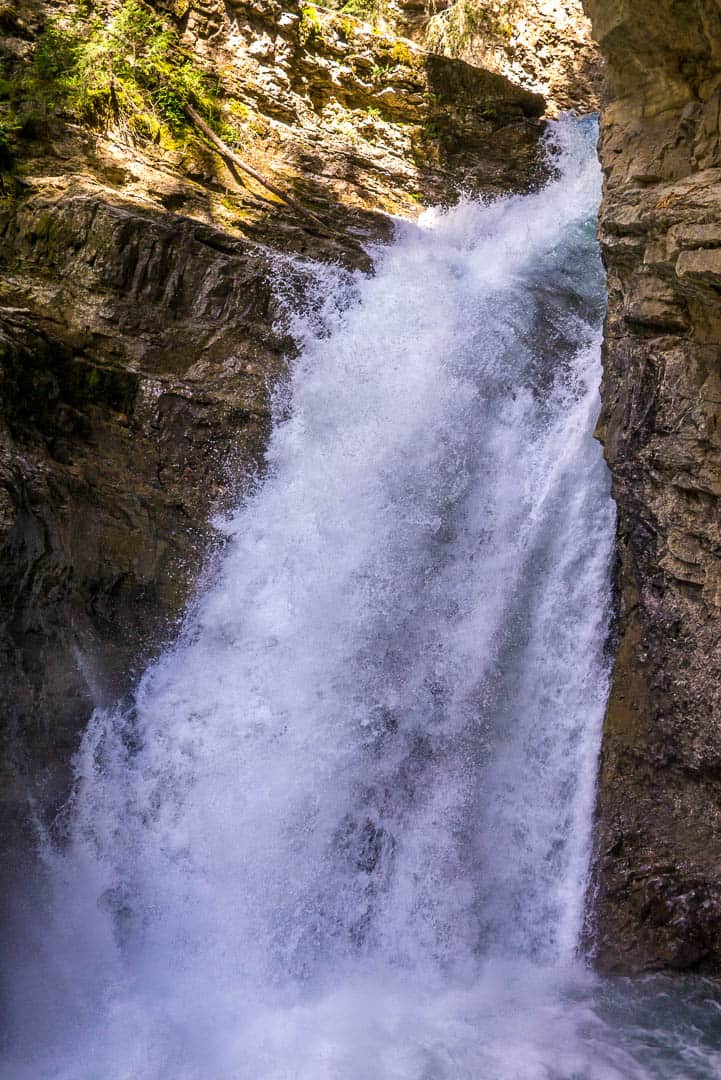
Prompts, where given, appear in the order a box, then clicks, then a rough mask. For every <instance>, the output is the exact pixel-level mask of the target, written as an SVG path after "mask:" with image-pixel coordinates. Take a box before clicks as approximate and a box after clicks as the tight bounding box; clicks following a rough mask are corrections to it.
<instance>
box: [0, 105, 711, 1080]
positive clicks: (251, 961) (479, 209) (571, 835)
mask: <svg viewBox="0 0 721 1080" xmlns="http://www.w3.org/2000/svg"><path fill="white" fill-rule="evenodd" d="M555 140H556V143H557V149H556V151H555V157H556V161H555V164H556V166H557V169H558V173H559V175H558V176H557V178H556V179H555V180H554V181H552V182H551V183H550V184H549V185H548V186H547V187H546V188H545V189H544V190H543V191H540V192H538V193H536V194H533V195H529V196H526V197H513V198H508V199H504V200H500V201H498V202H496V203H493V204H491V205H488V206H483V205H480V204H474V203H470V202H467V203H464V204H462V205H460V206H459V207H457V208H456V209H455V210H453V211H450V212H448V213H446V214H440V213H433V214H429V215H427V217H426V219H425V220H424V221H423V223H422V225H421V226H420V227H418V226H412V225H404V226H402V227H401V229H400V231H399V236H398V239H397V241H396V242H395V244H393V245H392V246H391V247H390V248H389V249H387V250H386V251H384V252H379V253H378V262H377V272H376V274H375V276H374V277H371V278H365V277H362V276H360V275H356V276H354V277H350V278H349V277H347V276H344V275H340V274H338V273H337V272H333V271H329V270H327V269H326V270H319V271H318V286H317V297H318V304H319V305H320V306H319V309H318V308H316V309H315V310H314V311H313V312H311V313H309V314H308V315H307V316H305V317H303V316H299V317H296V318H295V319H294V331H295V333H296V336H297V337H298V339H299V341H300V343H301V346H302V350H301V356H300V358H299V360H298V361H297V362H296V365H295V368H294V371H293V374H292V379H291V384H290V387H289V391H288V398H287V401H286V402H284V403H282V405H283V407H282V408H280V409H279V412H283V411H284V409H285V407H287V410H288V413H289V415H288V418H286V419H282V420H279V422H278V424H277V426H276V429H275V433H274V436H273V439H272V444H271V449H270V471H269V476H268V478H267V480H266V482H265V484H264V486H263V487H262V489H261V490H260V491H259V492H258V493H257V494H256V495H255V496H254V497H253V498H252V499H250V500H248V501H247V503H246V504H245V505H243V506H242V507H241V508H239V510H238V512H237V514H236V515H235V516H234V517H233V519H232V520H231V521H230V522H228V524H227V530H228V533H229V536H230V543H229V545H228V548H227V550H226V552H225V554H224V556H223V559H222V561H221V562H220V564H219V565H218V567H217V573H216V577H215V580H214V582H213V583H212V584H211V586H210V587H209V588H208V590H207V592H206V593H205V595H204V596H202V597H201V598H200V600H199V601H198V603H197V604H196V606H195V607H194V608H193V610H192V611H191V612H190V613H189V615H188V617H187V620H186V624H185V628H184V631H183V633H182V635H181V637H180V640H179V641H178V643H177V645H176V646H175V647H174V648H172V649H170V650H169V651H168V652H167V653H166V654H165V656H164V657H163V658H162V659H161V660H160V661H159V662H158V663H156V664H155V665H154V666H153V667H152V668H151V669H150V670H149V671H148V673H147V674H146V676H145V678H144V679H143V681H142V683H141V686H140V688H139V691H138V693H137V695H136V697H135V701H134V703H133V705H132V707H130V708H126V709H123V708H118V709H115V710H110V711H105V712H102V713H98V714H96V716H95V717H94V719H93V722H92V723H91V725H90V727H89V729H88V732H87V734H86V736H85V739H84V742H83V746H82V749H81V752H80V754H79V755H78V758H77V791H76V795H75V798H74V800H73V804H72V806H71V807H70V808H69V812H68V836H67V844H66V845H65V846H64V847H63V848H62V849H60V850H57V849H55V848H53V847H51V846H50V845H46V847H45V850H44V859H45V865H46V879H45V881H44V883H43V889H42V890H39V895H38V897H37V898H36V901H35V911H34V913H33V914H32V916H31V920H30V921H31V926H30V928H29V931H28V929H27V928H26V935H27V934H29V940H30V941H31V947H29V948H28V947H23V948H22V949H21V950H20V952H19V955H18V956H17V957H16V960H15V972H14V985H15V1012H14V1025H15V1026H14V1032H13V1040H12V1047H11V1054H12V1061H13V1068H14V1072H13V1076H15V1077H18V1080H20V1078H23V1077H30V1076H32V1077H33V1080H37V1078H38V1077H44V1076H47V1077H51V1076H53V1077H62V1078H67V1080H70V1078H71V1077H72V1078H73V1080H85V1078H90V1077H92V1076H98V1075H101V1076H103V1077H105V1078H109V1080H110V1078H116V1077H117V1078H120V1077H124V1076H142V1077H148V1078H149V1080H151V1078H153V1080H154V1078H166V1077H167V1078H171V1077H172V1078H174V1080H175V1078H178V1077H182V1078H187V1080H190V1078H196V1077H198V1078H200V1077H209V1076H210V1077H218V1078H219V1080H220V1078H222V1080H224V1078H226V1077H228V1078H230V1077H234V1078H235V1077H243V1078H245V1077H248V1078H249V1080H250V1078H251V1077H254V1078H256V1077H286V1076H291V1075H292V1076H295V1077H303V1078H306V1077H307V1078H308V1080H310V1078H311V1077H312V1078H316V1077H319V1076H320V1077H343V1078H344V1080H345V1078H355V1077H358V1078H361V1077H369V1076H373V1077H396V1076H402V1077H406V1078H416V1077H417V1078H418V1080H420V1078H421V1077H429V1076H433V1077H448V1078H449V1080H450V1078H454V1080H456V1078H458V1077H461V1076H463V1077H469V1078H470V1077H476V1078H477V1077H478V1076H489V1077H490V1076H493V1077H498V1078H499V1080H502V1078H505V1077H508V1078H510V1077H519V1076H522V1077H528V1078H531V1077H541V1076H559V1077H565V1076H569V1075H583V1076H584V1077H596V1076H598V1077H601V1076H603V1077H622V1076H623V1077H629V1076H644V1075H648V1074H647V1073H646V1072H644V1071H643V1069H644V1068H645V1066H642V1065H641V1064H639V1060H640V1059H639V1057H638V1056H637V1054H636V1049H637V1046H636V1043H638V1036H637V1034H634V1029H633V1026H632V1025H630V1026H629V1028H628V1030H627V1031H626V1032H625V1035H624V1037H619V1035H618V1032H617V1030H616V1027H615V1026H614V1023H613V1020H611V1021H610V1022H609V1021H608V1019H607V1018H606V1016H605V1014H604V1011H603V1008H604V1007H606V1008H607V1011H608V1010H609V1009H610V1011H612V1009H613V1008H616V1009H619V1010H622V1009H623V1007H624V1002H623V994H622V993H620V994H618V993H617V994H616V997H615V998H614V999H613V1003H612V1006H611V1007H607V1006H605V1005H604V990H603V987H601V988H600V989H599V984H598V983H597V982H596V981H595V980H594V979H593V978H592V977H591V976H590V975H589V974H588V973H587V972H586V971H585V968H584V966H583V963H582V961H581V960H580V959H579V958H578V956H577V946H578V941H579V936H580V931H581V922H582V915H583V904H584V892H585V884H586V875H587V863H588V850H589V843H590V826H591V815H592V806H593V789H594V776H595V769H596V756H597V750H598V742H599V738H600V726H601V719H602V715H603V710H604V703H605V695H606V682H607V664H606V661H605V658H604V642H605V637H606V630H607V621H608V614H609V563H610V556H611V548H612V541H613V524H614V511H613V506H612V503H611V501H610V497H609V484H608V477H607V473H606V470H605V467H604V465H603V463H602V460H601V453H600V448H599V446H598V445H597V444H596V443H595V442H594V441H593V439H592V437H591V431H592V429H593V425H594V422H595V417H596V413H597V410H598V396H597V383H598V380H599V340H600V323H601V319H602V315H603V308H604V281H603V274H602V272H601V268H600V263H599V259H598V253H597V249H596V242H595V213H596V208H597V205H598V199H599V196H600V181H599V169H598V165H597V162H596V160H595V157H594V154H593V144H594V141H595V131H594V128H593V125H591V124H589V123H585V124H581V125H577V126H575V125H572V124H562V125H560V126H559V127H557V128H556V129H555ZM26 940H28V938H27V937H26ZM599 1001H600V1005H599V1004H598V1003H599ZM689 1007H690V1006H689ZM519 1015H520V1016H522V1017H523V1025H522V1026H519V1023H518V1017H519ZM659 1038H660V1042H659V1046H660V1047H661V1049H660V1052H662V1053H663V1054H665V1055H666V1058H667V1059H668V1060H669V1061H671V1057H670V1055H671V1053H672V1052H673V1053H675V1054H676V1057H675V1058H674V1059H673V1062H672V1064H673V1067H676V1065H677V1064H678V1062H679V1061H681V1062H683V1060H684V1058H683V1053H684V1052H685V1051H684V1048H683V1047H681V1049H680V1050H679V1048H678V1046H674V1047H673V1049H672V1051H671V1050H669V1048H668V1046H667V1045H666V1044H664V1045H663V1046H661V1042H663V1039H662V1037H659ZM634 1039H635V1040H636V1042H634ZM641 1041H642V1042H643V1040H641ZM643 1052H644V1053H646V1051H645V1050H644V1051H643ZM659 1075H660V1074H659ZM668 1075H671V1074H670V1073H669V1074H668ZM676 1075H678V1074H676Z"/></svg>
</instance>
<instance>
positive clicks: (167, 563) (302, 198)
mask: <svg viewBox="0 0 721 1080" xmlns="http://www.w3.org/2000/svg"><path fill="white" fill-rule="evenodd" d="M84 11H85V9H77V8H75V7H74V6H72V5H67V6H63V4H62V3H56V4H54V5H49V6H48V7H46V8H39V7H38V6H37V5H36V4H35V3H24V2H23V0H19V2H18V3H17V4H13V3H9V4H5V5H2V6H1V7H0V22H1V23H2V27H3V31H4V36H3V38H2V63H3V78H2V79H0V136H2V137H3V138H5V142H4V143H3V141H2V138H0V169H2V170H3V175H2V190H0V196H1V198H0V234H1V235H2V242H1V248H0V250H1V252H2V255H1V269H2V283H1V285H0V400H1V404H2V410H1V416H0V700H2V724H1V736H2V746H1V748H0V767H1V768H2V789H1V794H0V800H1V801H2V806H1V807H0V824H1V825H2V827H3V831H4V832H7V830H8V827H9V826H11V825H12V823H13V822H14V825H13V826H12V827H11V828H10V834H15V835H17V829H18V828H19V829H22V828H23V824H24V823H26V822H27V821H28V795H29V794H30V795H32V796H37V801H38V805H40V806H46V807H50V808H52V807H54V806H57V804H58V802H59V801H61V800H62V798H63V796H64V794H65V793H66V792H67V789H68V784H69V768H70V758H71V755H72V752H73V750H74V748H75V747H76V745H77V742H78V738H79V735H80V733H81V731H82V730H83V727H84V725H85V723H86V721H87V719H88V717H89V715H90V712H91V710H92V708H93V707H94V706H95V705H97V704H102V703H104V702H108V701H111V700H116V699H117V698H118V697H119V696H121V695H122V694H124V693H125V692H127V691H128V690H129V688H130V687H131V686H132V684H133V681H134V680H135V678H136V677H137V675H138V673H139V672H140V671H141V670H142V667H143V665H144V664H145V663H146V662H147V660H148V658H149V657H150V656H152V654H153V652H154V650H155V649H157V647H158V646H159V645H161V644H162V643H163V642H164V641H165V640H167V639H168V636H169V635H171V634H172V632H173V629H174V627H175V626H176V625H177V620H178V619H179V617H180V615H181V613H182V611H183V608H184V606H185V604H186V602H187V600H188V596H189V594H190V591H191V589H192V587H193V583H194V582H195V581H196V580H197V577H198V574H199V572H200V570H201V568H202V565H203V563H204V560H205V559H206V557H207V556H208V555H209V554H212V551H213V549H214V547H215V546H217V544H218V543H219V542H220V541H219V539H218V534H217V533H216V532H215V530H214V529H213V527H212V525H210V524H209V519H210V517H211V514H212V512H213V511H218V510H222V509H223V507H224V506H227V505H228V503H229V501H231V500H235V499H237V498H238V497H239V495H240V494H241V493H242V491H243V490H245V489H247V487H248V485H251V484H252V483H253V481H254V477H255V476H256V475H257V474H258V472H259V470H262V460H263V449H264V445H265V442H266V439H267V435H268V432H269V429H270V422H271V415H270V414H271V406H270V396H271V392H272V389H273V386H274V385H275V384H276V383H277V380H278V379H279V378H282V376H283V373H284V371H285V369H286V365H287V362H288V359H289V358H290V357H291V356H292V351H293V347H292V343H291V342H290V341H289V340H288V339H287V337H286V336H285V335H284V332H283V329H282V318H281V315H282V298H283V297H286V298H287V297H288V295H293V296H294V297H295V299H298V298H299V297H300V296H301V295H302V291H303V277H304V275H303V270H302V266H301V265H300V264H299V263H298V262H297V256H301V257H305V256H312V257H314V258H317V259H330V260H333V261H336V262H340V263H342V264H345V265H346V266H348V267H349V268H355V269H359V270H362V271H364V272H368V271H369V270H370V268H371V262H370V259H369V257H368V255H367V254H366V252H365V250H364V246H363V245H364V244H365V243H366V242H367V241H368V240H376V239H379V238H384V237H388V236H390V234H391V232H392V223H391V221H390V219H389V218H388V217H386V216H384V215H383V214H382V213H380V211H392V212H395V213H402V214H405V215H414V214H416V213H417V212H418V210H419V209H420V208H421V207H422V206H423V205H424V204H426V203H436V202H438V201H443V200H447V199H453V198H454V197H455V195H456V193H457V192H458V190H460V189H461V188H463V189H470V190H476V191H483V192H486V193H494V192H499V191H505V190H509V189H518V188H523V187H526V186H528V185H529V184H530V183H533V182H534V180H535V179H537V177H538V138H539V135H540V134H541V133H542V130H543V125H542V124H541V123H540V122H539V120H538V117H539V116H540V114H541V113H542V111H543V101H542V99H541V98H539V97H538V96H535V95H533V94H531V93H528V92H527V91H525V90H523V89H519V88H518V87H515V86H513V85H511V84H510V83H509V82H508V81H506V80H505V79H503V78H501V77H500V76H498V75H494V74H490V73H488V72H485V71H482V70H479V69H477V68H474V67H471V66H469V65H467V64H465V63H462V62H459V61H454V60H450V59H447V58H443V57H440V56H436V55H433V54H431V53H429V52H427V51H425V50H424V49H422V48H420V47H419V46H417V45H415V44H413V43H412V42H408V41H404V40H403V39H401V38H398V37H397V36H394V35H392V34H386V33H382V32H378V31H374V30H373V29H372V28H371V27H370V26H369V25H368V24H366V23H364V22H363V21H361V20H358V19H354V18H351V17H348V16H346V15H342V14H339V13H338V12H326V11H323V10H322V9H319V8H315V7H313V6H312V5H300V6H298V7H297V8H294V7H291V8H290V9H288V8H283V7H282V5H281V4H279V3H276V2H275V0H247V2H244V0H234V2H233V3H230V2H229V3H224V2H223V0H202V2H199V3H197V4H192V5H189V4H187V3H184V2H182V0H181V2H179V3H177V4H174V5H173V6H172V10H170V9H169V8H167V7H161V5H160V4H157V5H138V4H134V3H133V0H124V3H122V4H121V3H116V4H110V5H109V6H108V8H107V10H104V11H103V13H102V15H103V19H104V20H105V22H104V23H103V21H102V20H101V22H100V23H98V22H97V20H96V21H95V22H88V21H87V20H88V17H87V14H83V12H84ZM113 18H122V19H123V20H124V22H123V23H122V24H121V23H117V24H115V26H116V30H114V32H113V35H106V36H105V37H104V36H103V35H104V34H105V30H104V29H103V26H104V25H107V24H108V21H109V20H111V19H113ZM148 19H150V20H151V25H152V26H153V27H154V30H155V32H157V33H158V35H159V34H160V33H161V31H162V33H163V34H167V35H170V36H171V38H172V41H173V42H176V43H177V49H178V50H180V51H179V52H178V54H177V55H178V56H179V57H180V59H176V60H174V61H173V62H175V63H176V68H177V66H178V65H181V67H182V72H181V73H185V74H184V76H183V77H187V78H191V77H192V79H193V80H194V82H193V84H192V85H194V86H196V87H200V88H201V90H200V91H198V92H199V94H200V93H201V91H202V92H203V93H204V92H205V91H204V88H205V87H207V86H210V87H211V89H212V94H213V99H212V100H213V109H214V110H215V113H214V116H215V120H214V122H215V123H216V125H217V126H219V127H220V129H221V130H222V131H223V137H224V139H225V140H226V141H232V145H233V149H234V151H235V152H236V153H237V154H240V155H241V156H242V158H243V159H244V161H245V162H246V163H248V164H250V165H251V167H253V168H254V169H255V170H256V171H258V172H259V173H261V174H263V175H264V176H265V177H266V178H268V179H270V180H271V181H272V183H273V184H274V186H275V187H276V188H277V189H278V190H281V191H284V192H287V194H288V195H289V196H292V198H293V199H294V200H295V202H296V204H299V205H300V206H301V207H303V208H304V209H305V210H306V211H310V212H311V213H312V214H313V215H314V218H310V217H308V216H307V215H304V214H303V213H302V212H301V213H299V212H298V211H297V210H296V209H294V208H293V207H292V206H289V205H285V204H284V203H283V202H282V200H280V199H279V198H278V197H277V196H275V195H273V194H272V193H270V192H269V190H268V189H267V188H265V187H264V186H263V185H262V184H258V183H257V182H256V181H254V180H252V179H249V178H248V175H247V174H245V173H243V172H242V171H240V172H239V171H238V170H237V169H236V168H234V167H233V165H232V162H229V161H228V159H227V158H226V159H223V158H221V157H219V156H218V155H217V154H216V153H215V152H214V150H213V149H212V147H210V146H209V145H208V143H207V141H205V140H204V139H203V138H202V137H200V136H199V135H198V133H197V132H196V131H192V130H190V131H189V130H188V125H187V124H186V125H185V128H183V127H182V123H183V118H182V117H181V118H180V119H179V120H178V119H177V118H176V120H175V121H173V118H172V114H171V121H172V123H170V126H168V123H166V122H165V121H166V120H167V95H166V97H163V91H164V85H163V83H162V82H161V83H158V82H157V81H156V84H155V86H154V89H153V88H152V87H151V91H150V92H147V93H146V91H145V90H144V89H143V82H142V78H141V76H142V72H140V74H139V75H138V76H137V78H136V75H135V71H134V68H133V65H134V64H136V65H137V63H138V60H139V58H140V59H141V60H143V59H144V60H145V61H147V62H149V61H148V58H147V56H145V57H143V54H142V50H143V49H145V48H146V44H144V42H146V41H147V33H146V35H145V38H143V34H142V32H141V33H139V36H138V34H136V38H132V37H127V35H128V34H131V33H132V32H133V30H132V28H133V26H134V25H136V26H140V27H141V31H142V27H143V26H145V27H146V29H147V25H148V24H147V20H148ZM133 20H134V22H133ZM143 20H146V22H145V23H144V22H143ZM158 20H161V23H159V22H158ZM128 26H130V30H128ZM49 33H52V34H53V35H54V37H53V38H52V41H51V45H52V48H51V49H50V53H49V56H50V67H49V72H50V77H49V78H48V59H47V55H46V54H44V53H43V47H44V46H43V42H44V41H47V35H48V34H49ZM122 34H126V38H125V39H123V40H124V41H127V42H128V44H127V47H125V46H124V47H123V49H122V50H121V52H120V55H119V57H118V58H117V59H116V65H115V68H114V72H111V75H110V79H109V80H107V79H106V82H105V83H104V84H103V83H102V82H98V81H97V80H96V81H95V82H92V81H91V82H89V83H88V84H87V85H91V86H99V87H100V89H97V91H95V92H96V95H97V94H101V93H104V94H105V98H101V104H103V102H104V103H105V107H106V112H105V114H104V119H103V120H102V122H100V121H99V120H97V121H96V122H92V121H93V117H94V116H95V115H96V114H95V113H93V112H92V109H96V112H97V108H96V105H97V103H96V100H95V99H92V100H91V101H90V106H89V107H90V109H91V112H90V114H89V116H88V115H86V114H85V113H81V112H78V106H77V105H74V104H73V102H74V101H76V99H77V85H78V84H77V80H75V81H74V82H73V79H72V78H70V77H68V78H67V79H66V84H67V86H68V87H69V90H68V94H67V95H66V97H64V98H60V99H58V96H57V87H58V85H60V82H61V80H62V78H63V71H62V70H61V69H60V67H59V64H60V61H59V60H58V59H57V58H58V56H61V55H66V56H68V57H69V58H70V59H69V60H68V63H70V62H72V63H76V64H77V63H78V60H77V57H81V58H82V55H83V53H82V49H81V48H80V45H79V44H78V43H82V42H83V40H86V39H87V37H88V35H94V38H93V40H95V41H96V42H97V46H96V53H97V55H98V56H100V57H101V61H99V63H101V62H104V63H106V64H107V58H106V59H105V60H104V61H102V57H103V56H105V53H103V49H105V50H106V52H107V49H108V48H110V47H111V46H112V45H113V41H116V40H117V39H118V37H120V36H121V35H122ZM73 35H74V36H73ZM108 40H110V45H109V44H108ZM163 40H165V39H163ZM173 48H174V49H175V48H176V45H173ZM62 49H64V50H65V52H64V53H63V52H61V50H62ZM183 50H185V51H183ZM129 53H135V54H136V55H135V56H134V59H133V57H131V59H130V60H128V54H129ZM93 55H96V54H93ZM163 55H164V57H165V62H168V63H169V62H170V61H169V60H168V57H170V59H171V60H172V59H173V55H174V54H171V53H170V52H166V53H164V54H163ZM38 56H39V57H40V58H41V60H43V57H45V59H44V60H43V63H44V64H45V65H46V66H45V68H43V66H42V64H41V63H40V61H38V60H37V58H38ZM188 56H190V57H192V62H191V61H187V64H188V65H189V68H186V67H184V66H182V65H185V64H186V58H187V57H188ZM121 64H122V65H124V68H123V69H124V70H125V71H126V73H127V75H128V83H127V85H125V86H124V85H122V84H121V83H120V82H119V79H120V75H119V74H118V72H119V71H120V70H121V67H120V65H121ZM138 70H140V69H138ZM145 70H146V69H143V71H145ZM188 71H189V74H188ZM96 74H97V72H90V73H88V72H86V73H85V75H84V76H83V77H84V78H85V79H86V80H92V79H95V76H96ZM173 74H175V75H177V70H176V71H175V72H173V70H171V72H170V75H173ZM71 75H73V72H72V71H71ZM142 77H144V78H147V75H146V76H142ZM169 77H170V76H169ZM43 79H44V80H45V82H43ZM18 85H22V86H27V87H28V88H29V89H28V93H29V94H30V93H35V94H37V95H39V97H38V100H37V101H26V100H23V99H22V98H18V95H17V92H16V90H14V89H13V87H17V86H18ZM38 88H39V89H38ZM86 88H87V87H86ZM73 94H74V95H75V97H74V98H73V97H72V95H73ZM133 95H134V96H133ZM143 95H145V96H143ZM86 96H87V95H86ZM201 96H202V94H201ZM127 100H130V101H131V107H130V108H129V107H127V105H126V104H125V103H126V102H127ZM144 103H145V106H146V111H145V112H143V111H142V108H143V105H144ZM84 107H86V108H87V107H88V106H87V103H86V105H85V106H84ZM163 107H165V113H164V112H163V111H162V109H163ZM173 125H175V126H173ZM179 125H181V126H179ZM8 133H9V138H8ZM8 147H9V148H10V151H11V153H9V152H8ZM294 260H296V261H294Z"/></svg>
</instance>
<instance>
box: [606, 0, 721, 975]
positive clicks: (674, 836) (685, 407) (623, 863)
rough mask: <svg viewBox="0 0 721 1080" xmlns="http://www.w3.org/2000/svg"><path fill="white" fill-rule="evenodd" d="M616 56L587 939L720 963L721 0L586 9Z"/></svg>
mask: <svg viewBox="0 0 721 1080" xmlns="http://www.w3.org/2000/svg"><path fill="white" fill-rule="evenodd" d="M585 2H586V9H587V12H588V14H589V15H590V16H591V18H592V21H593V28H594V34H595V37H596V39H597V40H598V42H599V44H600V46H601V49H602V52H603V53H604V55H605V58H606V61H607V65H608V90H607V93H608V96H607V101H606V104H605V107H604V109H603V122H602V138H601V157H602V162H603V167H604V173H605V194H604V200H603V207H602V212H601V225H600V229H601V242H602V247H603V256H604V260H605V263H606V267H607V270H608V290H609V307H608V317H607V321H606V339H605V344H604V379H603V411H602V415H601V418H600V422H599V427H598V434H599V437H600V438H601V439H602V440H603V442H604V445H605V452H606V458H607V460H608V463H609V465H610V468H611V471H612V474H613V489H614V495H615V498H616V501H617V503H618V511H619V517H618V560H619V565H618V589H619V619H618V627H617V632H618V656H617V660H616V664H615V670H614V676H613V687H612V694H611V700H610V704H609V710H608V716H607V721H606V730H605V736H604V743H603V755H602V762H601V774H600V789H599V803H598V828H597V850H596V864H595V865H596V881H595V888H594V896H593V897H592V908H593V916H592V926H591V928H590V930H591V934H590V936H591V940H592V941H593V942H594V947H595V951H596V959H597V962H598V964H599V965H600V966H601V967H603V968H606V969H609V968H610V969H616V970H623V971H628V970H639V969H641V970H642V969H648V968H669V969H696V970H708V971H718V970H719V969H720V968H721V783H720V781H721V634H720V631H721V617H720V616H721V513H720V511H721V506H720V504H719V498H720V497H721V426H720V423H719V421H720V420H721V132H720V129H719V117H720V115H721V4H719V3H718V0H659V2H656V3H649V2H645V0H642V2H640V0H585Z"/></svg>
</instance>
